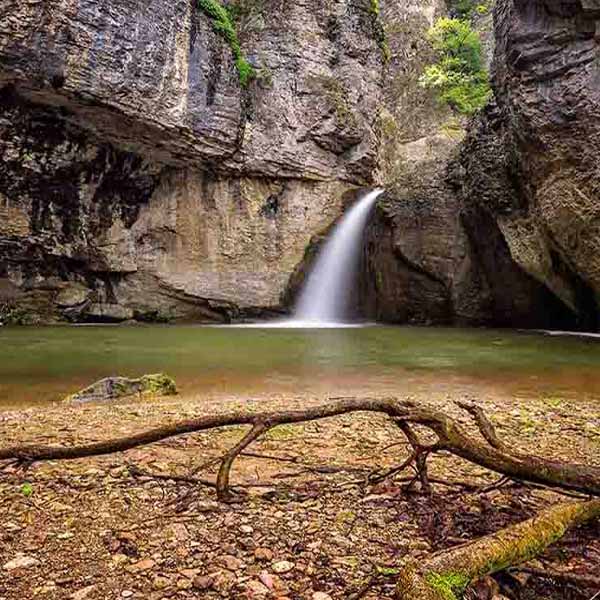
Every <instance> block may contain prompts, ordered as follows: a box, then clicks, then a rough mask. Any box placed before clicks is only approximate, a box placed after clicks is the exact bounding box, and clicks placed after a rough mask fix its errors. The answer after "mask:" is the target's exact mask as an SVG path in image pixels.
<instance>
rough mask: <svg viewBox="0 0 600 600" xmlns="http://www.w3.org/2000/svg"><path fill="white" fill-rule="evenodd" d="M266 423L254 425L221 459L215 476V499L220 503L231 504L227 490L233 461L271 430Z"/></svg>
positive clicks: (230, 496) (230, 497)
mask: <svg viewBox="0 0 600 600" xmlns="http://www.w3.org/2000/svg"><path fill="white" fill-rule="evenodd" d="M271 427H272V426H271V425H269V424H268V423H256V424H255V425H254V426H253V427H252V429H251V430H250V431H249V432H248V433H247V434H246V435H245V436H244V437H243V438H242V439H241V440H240V441H239V442H238V443H237V444H236V445H235V446H234V447H233V448H231V450H229V452H227V454H225V456H224V457H223V462H221V468H220V469H219V474H218V475H217V497H218V498H219V500H221V501H222V502H231V500H232V495H231V492H230V490H229V473H230V471H231V465H232V464H233V461H234V460H235V459H236V458H237V457H238V456H239V455H240V453H241V452H243V450H245V449H246V448H247V447H248V446H249V445H250V444H251V443H252V442H254V441H255V440H257V439H258V438H259V437H260V436H261V435H262V434H263V433H266V432H267V431H269V429H271Z"/></svg>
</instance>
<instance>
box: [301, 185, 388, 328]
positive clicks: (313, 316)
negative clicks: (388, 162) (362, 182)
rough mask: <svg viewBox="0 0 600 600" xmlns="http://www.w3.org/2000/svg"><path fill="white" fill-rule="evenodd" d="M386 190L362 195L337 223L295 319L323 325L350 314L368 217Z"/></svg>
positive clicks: (307, 283) (304, 292)
mask: <svg viewBox="0 0 600 600" xmlns="http://www.w3.org/2000/svg"><path fill="white" fill-rule="evenodd" d="M382 193H383V190H380V189H378V190H374V191H372V192H369V193H368V194H366V195H365V196H364V197H363V198H361V199H360V200H359V201H358V202H357V203H356V204H355V205H354V206H353V207H352V208H351V209H350V210H349V211H348V212H347V213H346V214H345V215H344V216H343V217H342V219H341V220H340V222H339V223H338V224H337V225H336V226H335V228H334V230H333V232H332V234H331V237H330V239H329V240H328V241H327V242H326V243H325V246H324V247H323V248H322V249H321V251H320V252H319V255H318V257H317V261H316V263H315V266H314V268H313V270H312V271H311V272H310V274H309V276H308V278H307V280H306V283H305V284H304V288H303V289H302V292H301V294H300V298H299V300H298V303H297V305H296V308H295V311H294V321H295V322H297V323H306V324H307V325H313V326H323V325H328V324H330V325H331V324H336V323H341V322H343V321H344V319H345V318H347V314H348V306H349V303H350V297H351V292H352V287H353V285H354V282H355V280H356V274H357V270H358V264H359V259H360V251H361V241H362V237H363V233H364V229H365V227H366V224H367V219H368V218H369V214H370V213H371V210H372V209H373V207H374V206H375V203H376V202H377V198H378V197H379V196H380V195H381V194H382Z"/></svg>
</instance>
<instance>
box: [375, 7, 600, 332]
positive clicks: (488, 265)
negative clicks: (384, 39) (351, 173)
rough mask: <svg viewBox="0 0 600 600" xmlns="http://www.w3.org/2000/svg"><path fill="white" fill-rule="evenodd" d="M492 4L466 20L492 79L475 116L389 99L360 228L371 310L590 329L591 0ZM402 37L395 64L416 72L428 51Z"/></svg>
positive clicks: (407, 318)
mask: <svg viewBox="0 0 600 600" xmlns="http://www.w3.org/2000/svg"><path fill="white" fill-rule="evenodd" d="M494 12H495V15H494V16H495V19H494V23H492V21H491V19H489V18H483V19H481V18H480V19H476V20H475V27H476V28H478V29H479V31H480V33H481V35H482V37H483V41H484V44H483V46H484V49H485V52H486V53H487V55H486V57H485V58H486V62H487V63H489V64H490V66H491V69H492V87H493V90H494V99H493V100H492V101H491V103H490V105H489V106H488V107H487V109H486V110H485V111H483V113H482V114H481V115H480V116H478V117H477V118H474V119H471V120H470V121H468V122H465V120H462V122H461V120H457V119H456V118H455V117H452V116H450V115H449V114H448V112H444V111H443V110H440V109H439V108H438V109H437V110H431V108H429V109H424V108H423V107H430V106H431V105H430V104H429V105H428V104H427V101H426V100H425V101H424V102H422V103H420V102H419V100H418V96H417V98H415V97H414V96H413V97H410V95H409V94H407V93H404V94H402V93H399V92H395V93H392V94H391V95H390V96H388V97H387V99H386V108H387V109H388V113H387V114H388V115H389V123H388V125H387V131H389V132H390V134H389V135H388V140H387V143H385V144H383V148H382V152H383V153H384V154H383V160H382V161H381V169H382V178H383V180H384V181H385V183H386V187H387V188H388V190H389V193H388V194H387V196H386V198H385V201H383V202H382V203H380V207H379V210H378V212H377V215H376V217H375V220H374V223H373V226H372V228H371V230H370V231H369V232H368V239H367V251H366V272H365V277H364V281H363V294H364V297H365V302H366V307H367V311H368V313H369V314H370V315H371V316H373V317H374V318H382V319H385V320H388V321H397V322H416V323H422V322H430V323H445V324H486V325H494V326H519V327H554V328H584V329H592V330H593V329H596V328H597V327H598V308H597V306H598V304H597V299H598V289H599V288H598V259H597V256H598V252H597V249H598V244H599V243H600V231H599V230H598V223H599V221H598V214H599V211H600V201H599V199H598V197H597V192H598V190H597V188H598V169H597V156H598V154H599V150H600V149H599V148H598V140H599V139H600V136H599V135H598V132H597V129H598V127H599V123H600V121H599V120H598V110H599V109H598V107H599V106H600V104H599V103H598V93H599V91H598V90H599V87H598V81H599V79H598V77H599V73H600V71H599V70H598V38H597V35H596V27H597V23H598V17H599V16H600V5H598V3H597V2H590V1H588V2H585V1H583V2H579V1H576V0H573V1H571V2H558V1H554V2H553V1H552V0H547V1H544V0H534V1H525V0H498V1H497V2H496V3H495V11H494ZM492 25H494V27H493V29H492ZM399 39H400V46H399V47H397V48H396V56H399V57H402V58H404V59H406V58H407V57H408V59H409V60H408V63H407V62H406V60H403V61H402V65H403V68H404V69H405V70H406V69H407V67H406V65H407V64H408V65H410V64H413V65H414V67H413V69H412V71H413V72H422V69H423V67H424V63H425V64H426V62H427V61H428V60H429V57H428V56H427V53H426V51H425V52H424V51H419V49H418V47H415V46H414V45H410V46H409V47H408V48H407V46H406V44H404V46H403V45H402V36H401V35H400V38H399ZM394 40H395V38H394V37H391V38H390V43H391V44H392V48H394ZM494 47H495V48H494ZM411 50H412V51H413V52H412V54H411ZM400 60H402V59H400ZM390 73H391V76H392V77H396V78H397V77H398V75H397V74H394V71H391V72H390ZM401 81H402V79H401ZM390 87H392V88H393V81H392V85H391V86H390ZM408 89H409V90H415V89H418V86H415V85H414V81H413V82H412V83H410V84H409V85H408ZM413 94H414V92H413ZM415 107H416V108H417V111H416V112H415ZM398 115H400V118H399V117H398ZM405 122H408V127H403V126H402V125H403V123H405ZM410 123H418V124H419V127H418V128H417V129H416V130H414V131H411V130H410Z"/></svg>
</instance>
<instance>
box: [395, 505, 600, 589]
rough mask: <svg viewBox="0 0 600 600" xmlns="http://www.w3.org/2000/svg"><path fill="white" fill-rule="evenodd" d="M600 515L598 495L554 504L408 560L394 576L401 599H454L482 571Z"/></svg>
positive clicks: (521, 558)
mask: <svg viewBox="0 0 600 600" xmlns="http://www.w3.org/2000/svg"><path fill="white" fill-rule="evenodd" d="M599 516H600V500H590V501H588V502H573V503H561V504H557V505H555V506H553V507H551V508H549V509H547V510H544V511H542V512H540V513H539V514H538V515H536V516H535V517H533V518H532V519H529V520H527V521H523V522H522V523H519V524H517V525H513V526H511V527H507V528H505V529H502V530H500V531H498V532H497V533H494V534H492V535H489V536H486V537H483V538H480V539H478V540H475V541H473V542H470V543H467V544H463V545H462V546H459V547H457V548H455V549H450V550H447V551H445V552H442V553H439V554H437V555H434V556H432V557H431V558H430V559H428V560H426V561H424V562H423V563H420V564H416V563H414V562H411V563H408V564H407V565H406V566H405V567H404V568H402V569H401V571H400V573H399V575H398V585H397V587H396V597H397V598H399V599H402V600H454V599H455V598H460V597H461V594H462V593H463V591H464V590H465V589H466V588H467V586H468V585H469V584H470V583H471V582H473V581H475V580H477V579H480V578H481V577H483V576H485V575H492V574H494V573H497V572H498V571H502V570H504V569H506V568H508V567H510V566H514V565H518V564H520V563H523V562H526V561H528V560H530V559H532V558H534V557H535V556H537V555H538V554H540V553H541V552H543V551H544V550H545V549H546V548H547V547H548V546H549V545H550V544H552V543H554V542H556V541H557V540H559V539H560V538H561V537H562V536H563V535H564V534H565V533H566V532H567V530H569V529H570V528H572V527H574V526H576V525H581V524H582V523H585V522H587V521H589V520H591V519H594V518H597V517H599Z"/></svg>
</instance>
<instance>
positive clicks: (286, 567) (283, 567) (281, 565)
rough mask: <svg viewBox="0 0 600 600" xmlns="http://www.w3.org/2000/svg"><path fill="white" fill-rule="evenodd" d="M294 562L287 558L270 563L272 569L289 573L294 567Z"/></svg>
mask: <svg viewBox="0 0 600 600" xmlns="http://www.w3.org/2000/svg"><path fill="white" fill-rule="evenodd" d="M294 566H295V565H294V563H293V562H290V561H289V560H280V561H278V562H276V563H273V564H272V565H271V567H272V569H273V571H275V573H278V574H279V575H281V574H282V573H289V572H290V571H291V570H292V569H293V568H294Z"/></svg>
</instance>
